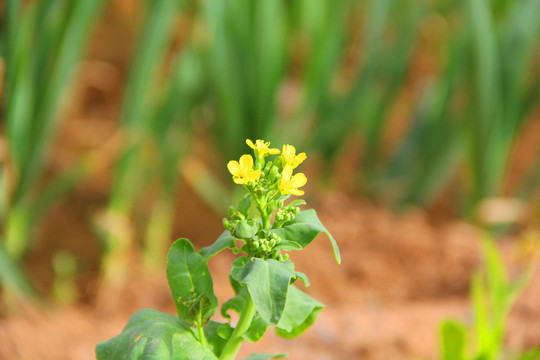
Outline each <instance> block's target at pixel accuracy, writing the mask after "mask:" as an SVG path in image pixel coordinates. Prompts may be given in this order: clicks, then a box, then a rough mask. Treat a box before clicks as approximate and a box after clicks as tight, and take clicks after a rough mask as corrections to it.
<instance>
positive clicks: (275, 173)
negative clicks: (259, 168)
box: [269, 165, 279, 178]
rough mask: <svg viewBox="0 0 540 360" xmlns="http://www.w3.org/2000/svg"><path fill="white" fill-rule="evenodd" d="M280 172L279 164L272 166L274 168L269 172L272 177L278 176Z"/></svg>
mask: <svg viewBox="0 0 540 360" xmlns="http://www.w3.org/2000/svg"><path fill="white" fill-rule="evenodd" d="M278 173H279V169H278V167H277V166H275V165H274V166H272V168H271V169H270V173H269V176H270V178H273V177H274V176H276V175H277V174H278Z"/></svg>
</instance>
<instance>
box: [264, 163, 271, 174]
mask: <svg viewBox="0 0 540 360" xmlns="http://www.w3.org/2000/svg"><path fill="white" fill-rule="evenodd" d="M272 165H273V164H272V162H271V161H269V162H267V163H266V165H265V166H264V170H263V171H264V172H265V173H268V172H269V171H270V170H271V169H272Z"/></svg>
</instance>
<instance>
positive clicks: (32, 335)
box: [0, 189, 540, 360]
mask: <svg viewBox="0 0 540 360" xmlns="http://www.w3.org/2000/svg"><path fill="white" fill-rule="evenodd" d="M187 190H188V189H184V191H183V193H182V194H181V195H183V198H184V199H186V198H189V196H187V195H188V194H189V193H188V191H187ZM311 203H312V204H313V207H314V208H316V209H317V210H318V212H319V215H320V217H321V219H322V221H323V223H325V224H326V225H327V227H328V229H329V230H330V231H331V233H332V234H333V235H334V237H335V238H336V239H337V241H338V242H339V245H340V247H341V251H342V257H343V262H342V264H341V265H337V264H336V263H335V260H334V258H333V255H332V254H331V248H330V246H329V243H328V241H327V240H326V239H325V238H324V237H323V236H321V237H320V238H318V239H317V240H316V241H315V242H314V243H313V244H312V245H311V246H310V247H308V248H307V249H306V250H305V251H302V252H298V253H294V254H293V259H294V260H295V262H296V267H297V269H298V270H299V271H302V272H305V273H306V274H307V275H308V276H309V277H310V280H311V283H312V286H311V287H309V288H308V289H307V290H306V291H308V292H309V293H310V294H311V295H312V296H314V297H316V298H317V299H320V300H322V301H323V302H325V303H326V304H327V308H326V309H325V310H324V311H323V313H322V315H321V316H320V318H319V320H318V321H317V322H316V324H315V325H314V326H313V327H312V328H311V329H310V330H308V331H307V332H306V333H305V334H303V335H302V336H301V337H299V338H298V339H296V340H284V339H280V338H278V337H277V336H275V335H274V334H273V333H272V332H271V331H270V332H269V333H268V334H267V336H266V337H265V338H264V339H263V341H262V342H260V343H257V344H247V345H246V346H245V348H244V349H243V350H242V355H246V356H247V355H249V353H250V352H272V353H280V352H288V353H289V355H290V358H291V359H295V360H302V359H412V358H422V359H435V358H437V354H438V339H437V334H438V326H439V324H440V323H441V321H442V320H444V319H447V318H454V319H458V320H463V321H465V322H466V323H470V318H471V310H470V304H469V302H468V300H467V294H468V282H469V278H470V274H471V273H472V272H473V270H474V269H475V268H476V267H477V266H478V265H479V263H480V255H479V249H478V246H477V241H478V235H479V231H477V230H476V229H475V228H473V227H471V226H468V225H466V224H463V223H459V222H455V223H448V224H446V225H439V226H437V227H434V226H432V225H430V224H429V222H428V221H427V220H426V215H425V214H422V213H420V212H417V213H409V214H407V215H403V216H396V215H392V214H391V213H389V212H388V211H386V210H384V209H382V208H378V207H375V206H372V205H369V204H366V203H364V202H362V201H358V200H353V199H350V198H348V197H347V196H345V195H343V194H341V193H335V192H333V193H329V194H326V195H325V196H322V197H321V198H320V199H319V200H314V201H311ZM190 204H192V207H191V208H192V209H193V208H195V209H197V210H198V211H197V212H196V213H197V215H198V216H196V217H194V218H193V219H192V220H193V221H192V222H191V223H190V222H186V223H185V224H179V226H180V227H181V228H183V229H184V230H187V229H188V228H191V229H192V230H191V234H190V235H193V236H192V238H193V240H194V242H195V243H196V246H198V247H200V246H201V245H202V244H207V243H208V241H206V240H203V239H208V238H215V237H216V236H217V235H218V234H219V232H220V231H221V230H220V229H219V227H218V226H216V227H210V228H209V227H205V226H202V223H209V222H210V223H211V222H214V223H216V224H219V219H218V218H217V217H216V216H215V215H212V214H211V213H210V212H209V210H208V209H207V208H205V207H204V205H202V204H201V203H200V202H198V201H197V200H196V199H195V198H193V197H191V202H190ZM204 214H206V215H204ZM201 216H202V222H201ZM182 217H183V218H184V219H185V218H186V216H182ZM195 218H196V219H199V221H197V220H196V219H195ZM193 229H196V230H193ZM180 231H182V229H180ZM515 243H516V242H515V241H507V242H504V243H503V244H504V246H503V249H504V253H505V254H506V255H507V258H508V259H509V262H510V264H511V265H512V269H513V268H515V267H516V266H515V265H516V264H517V261H516V259H517V256H516V254H517V253H516V251H517V250H518V249H517V247H516V245H515ZM232 258H233V256H232V255H231V254H224V255H220V256H217V257H216V258H214V259H213V260H212V261H211V263H210V266H211V271H212V273H213V274H214V276H215V284H216V285H215V287H216V293H217V295H218V298H219V299H220V300H221V301H224V300H225V299H226V298H228V297H229V296H231V289H230V288H229V286H228V283H227V274H228V271H229V268H230V262H231V260H232ZM133 269H134V270H133V274H132V279H131V281H130V282H129V285H128V287H127V288H126V289H124V290H123V291H122V293H120V294H119V295H118V298H117V299H115V300H116V301H115V303H116V304H118V306H117V308H114V309H111V308H110V306H108V307H100V306H97V305H96V304H95V296H94V297H92V296H89V297H87V299H86V302H87V303H86V304H85V303H79V304H78V305H73V306H71V307H68V308H51V307H48V308H40V309H36V308H34V307H30V306H28V307H27V308H25V309H22V310H20V311H19V313H17V314H14V315H11V316H9V317H7V318H2V319H0V359H11V360H16V359H25V360H26V359H36V360H40V359H43V360H52V359H54V360H63V359H65V360H85V359H94V353H93V349H94V346H95V344H96V343H97V342H99V341H103V340H106V339H108V338H110V337H113V336H115V335H116V334H118V333H119V332H120V331H121V330H122V328H123V326H124V325H125V323H126V322H127V320H128V318H129V317H130V315H131V314H132V313H133V312H135V311H137V310H139V309H142V308H147V307H153V308H157V309H159V310H161V311H167V312H170V313H174V307H173V303H172V300H171V298H170V295H169V291H168V287H167V283H166V279H165V274H164V272H159V273H156V274H155V275H152V276H149V275H148V274H145V273H144V272H143V271H142V270H140V268H139V267H137V266H135V264H134V266H133ZM539 303H540V272H536V274H535V276H534V278H533V281H532V282H531V284H530V285H529V287H528V288H527V289H526V291H525V292H524V293H523V295H522V296H521V298H520V299H519V301H518V303H517V305H516V306H515V307H514V309H513V311H512V314H511V317H510V320H509V333H508V343H509V345H511V346H513V347H516V348H522V347H530V346H533V345H535V344H539V343H540V307H539V306H538V304H539Z"/></svg>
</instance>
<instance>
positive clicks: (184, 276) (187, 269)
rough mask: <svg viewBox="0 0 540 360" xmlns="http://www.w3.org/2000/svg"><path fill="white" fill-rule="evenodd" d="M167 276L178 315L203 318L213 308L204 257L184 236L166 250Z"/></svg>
mask: <svg viewBox="0 0 540 360" xmlns="http://www.w3.org/2000/svg"><path fill="white" fill-rule="evenodd" d="M167 279H168V281H169V287H170V288H171V293H172V296H173V299H174V304H175V305H176V310H177V312H178V316H179V317H180V319H182V320H185V321H187V322H189V323H193V322H194V321H195V320H196V319H197V318H198V317H199V316H201V317H202V318H203V320H204V321H206V319H208V318H209V317H211V316H212V315H213V314H214V313H215V312H216V309H217V306H218V301H217V298H216V295H215V294H214V284H213V281H212V276H211V275H210V271H209V270H208V266H207V264H206V261H205V259H204V258H203V257H202V256H201V255H199V254H198V253H197V252H196V251H195V249H194V248H193V245H191V243H190V242H189V240H187V239H179V240H177V241H176V242H175V243H174V244H173V245H172V246H171V248H170V250H169V253H168V254H167Z"/></svg>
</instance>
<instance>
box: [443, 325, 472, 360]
mask: <svg viewBox="0 0 540 360" xmlns="http://www.w3.org/2000/svg"><path fill="white" fill-rule="evenodd" d="M440 331H441V333H440V337H441V338H440V341H441V350H442V360H462V359H464V358H465V346H466V340H467V332H466V329H465V327H464V326H463V325H462V324H460V323H458V322H455V321H445V322H444V323H443V324H442V325H441V330H440Z"/></svg>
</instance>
